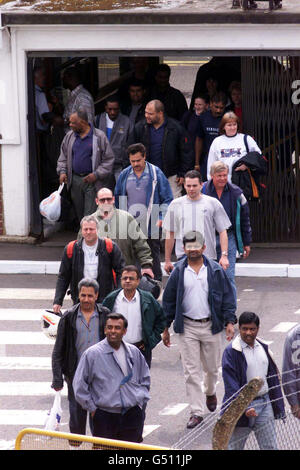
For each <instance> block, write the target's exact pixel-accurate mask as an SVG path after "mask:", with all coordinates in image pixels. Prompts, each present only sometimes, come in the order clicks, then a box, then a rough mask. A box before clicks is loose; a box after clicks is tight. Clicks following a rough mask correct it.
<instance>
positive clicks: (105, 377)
mask: <svg viewBox="0 0 300 470" xmlns="http://www.w3.org/2000/svg"><path fill="white" fill-rule="evenodd" d="M104 331H105V335H106V338H105V339H104V340H102V341H100V342H99V343H97V344H95V345H94V346H92V347H91V348H89V349H88V350H86V351H85V353H83V355H82V357H81V359H80V362H79V364H78V367H77V370H76V374H75V377H74V380H73V387H74V393H75V398H76V400H77V401H78V403H79V404H80V405H81V406H82V407H83V408H84V409H86V410H87V411H88V412H89V413H91V416H92V422H93V425H92V428H93V431H92V432H93V436H96V437H103V438H107V439H117V440H123V441H129V442H142V440H143V437H142V434H143V426H144V411H143V410H144V408H145V406H146V403H147V401H148V400H149V388H150V373H149V368H148V366H147V363H146V361H145V359H144V356H143V355H142V354H141V352H140V351H139V350H138V348H136V347H135V346H133V345H131V344H129V343H126V342H125V341H124V339H123V338H124V336H125V334H126V331H127V320H126V318H124V317H123V315H121V314H117V313H111V314H109V315H107V318H106V325H105V330H104Z"/></svg>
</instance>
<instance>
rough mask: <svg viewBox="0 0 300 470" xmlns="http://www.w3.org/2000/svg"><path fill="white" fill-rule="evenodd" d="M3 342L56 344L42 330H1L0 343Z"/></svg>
mask: <svg viewBox="0 0 300 470" xmlns="http://www.w3.org/2000/svg"><path fill="white" fill-rule="evenodd" d="M1 344H6V345H8V344H14V345H18V344H30V345H41V344H49V345H52V346H53V345H54V341H53V340H51V339H50V338H47V336H45V335H44V334H43V332H42V331H37V332H32V331H0V345H1Z"/></svg>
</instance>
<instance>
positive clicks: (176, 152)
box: [128, 100, 193, 198]
mask: <svg viewBox="0 0 300 470" xmlns="http://www.w3.org/2000/svg"><path fill="white" fill-rule="evenodd" d="M136 143H142V144H143V145H144V146H145V147H146V156H147V161H148V162H149V163H152V164H153V165H155V166H157V167H158V168H159V169H160V170H162V172H163V173H164V175H165V176H166V177H167V178H168V181H169V183H170V186H171V189H172V193H173V197H174V198H176V197H180V196H181V195H182V188H183V187H182V185H183V180H184V178H183V177H184V175H185V173H186V172H187V171H188V170H190V169H192V168H193V148H192V144H191V142H190V140H189V137H188V136H186V135H185V132H184V129H183V127H182V126H181V124H180V123H179V122H178V121H176V120H175V119H172V118H170V117H169V116H167V114H166V113H165V107H164V105H163V103H162V102H161V101H159V100H152V101H149V103H147V105H146V108H145V120H143V121H140V122H138V123H137V124H136V125H135V126H134V130H133V132H132V133H131V135H130V138H129V142H128V144H129V145H130V144H136Z"/></svg>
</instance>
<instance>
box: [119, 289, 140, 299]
mask: <svg viewBox="0 0 300 470" xmlns="http://www.w3.org/2000/svg"><path fill="white" fill-rule="evenodd" d="M139 295H140V294H139V293H138V291H137V290H136V291H135V294H134V296H133V297H132V299H131V300H130V301H129V300H128V299H126V297H125V294H124V289H122V290H121V300H122V301H123V300H124V301H125V302H133V301H134V302H137V301H138V299H139Z"/></svg>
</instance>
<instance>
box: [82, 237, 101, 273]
mask: <svg viewBox="0 0 300 470" xmlns="http://www.w3.org/2000/svg"><path fill="white" fill-rule="evenodd" d="M97 247H98V241H97V243H95V245H93V246H89V245H87V244H86V243H85V240H83V242H82V250H83V253H84V270H83V275H84V277H88V278H91V279H97V277H98V261H99V260H98V256H97V255H96V251H97Z"/></svg>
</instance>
